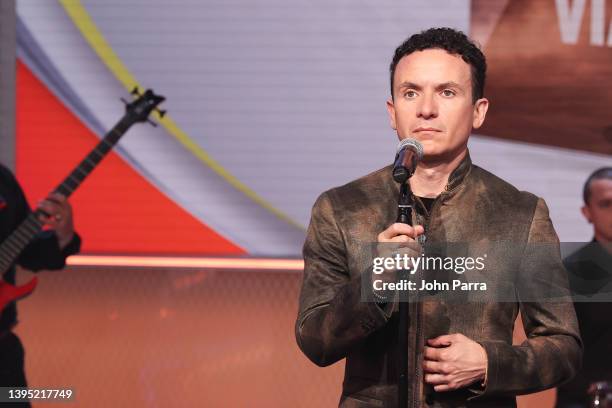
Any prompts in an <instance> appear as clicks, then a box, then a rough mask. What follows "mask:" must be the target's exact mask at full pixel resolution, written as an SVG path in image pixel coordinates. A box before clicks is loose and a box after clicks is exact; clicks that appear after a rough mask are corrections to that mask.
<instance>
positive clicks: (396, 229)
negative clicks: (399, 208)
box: [378, 222, 424, 242]
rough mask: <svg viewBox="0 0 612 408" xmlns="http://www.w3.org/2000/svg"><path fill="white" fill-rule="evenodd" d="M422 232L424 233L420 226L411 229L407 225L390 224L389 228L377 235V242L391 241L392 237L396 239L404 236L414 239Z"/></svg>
mask: <svg viewBox="0 0 612 408" xmlns="http://www.w3.org/2000/svg"><path fill="white" fill-rule="evenodd" d="M423 232H424V229H423V226H421V225H417V226H414V227H412V226H410V225H408V224H402V223H399V222H396V223H394V224H391V225H390V226H389V228H387V229H386V230H384V231H383V232H381V233H380V234H378V240H379V241H382V242H385V241H391V240H392V239H393V238H394V237H397V236H398V235H400V236H401V235H406V236H407V237H410V238H412V239H415V238H416V237H418V236H419V235H420V234H422V233H423ZM391 242H398V241H391ZM399 242H401V241H399Z"/></svg>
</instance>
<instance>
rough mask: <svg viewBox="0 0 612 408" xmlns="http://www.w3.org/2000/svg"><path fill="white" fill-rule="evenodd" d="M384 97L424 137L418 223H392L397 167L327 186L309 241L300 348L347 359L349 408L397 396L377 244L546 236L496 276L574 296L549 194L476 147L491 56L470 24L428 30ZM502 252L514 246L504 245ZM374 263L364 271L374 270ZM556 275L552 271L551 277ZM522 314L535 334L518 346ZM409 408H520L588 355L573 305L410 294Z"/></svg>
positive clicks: (393, 319)
mask: <svg viewBox="0 0 612 408" xmlns="http://www.w3.org/2000/svg"><path fill="white" fill-rule="evenodd" d="M390 71H391V95H392V96H391V98H390V99H389V100H388V101H387V108H388V111H389V117H390V121H391V126H392V127H393V129H395V130H396V132H397V134H398V137H399V139H400V140H403V139H405V138H412V139H416V140H418V141H419V142H420V143H421V144H422V145H423V149H424V158H423V160H422V161H421V162H420V163H419V165H418V167H417V168H416V170H415V172H414V175H413V176H412V177H411V178H410V180H409V183H410V188H411V191H412V194H413V196H414V201H415V206H414V211H413V225H414V226H409V225H407V224H399V223H395V222H394V221H395V217H396V214H397V197H398V193H399V186H398V184H397V183H395V182H394V181H393V178H392V174H391V172H392V168H391V166H388V167H385V168H383V169H380V170H378V171H375V172H373V173H371V174H369V175H367V176H365V177H362V178H360V179H358V180H355V181H353V182H351V183H349V184H346V185H344V186H342V187H338V188H334V189H332V190H329V191H327V192H325V193H323V194H322V195H321V196H320V197H319V198H318V199H317V201H316V203H315V205H314V207H313V211H312V217H311V221H310V226H309V228H308V233H307V238H306V242H305V244H304V261H305V268H304V281H303V285H302V290H301V294H300V306H299V312H298V318H297V322H296V328H295V329H296V338H297V342H298V345H299V347H300V348H301V350H302V351H303V352H304V353H305V354H306V356H308V358H310V359H311V360H312V361H313V362H314V363H315V364H317V365H320V366H327V365H330V364H333V363H335V362H336V361H338V360H341V359H343V358H346V368H345V377H344V383H343V389H342V395H341V397H340V404H339V405H340V406H341V407H395V406H397V404H398V402H397V383H398V378H397V377H398V367H397V361H398V352H399V351H398V345H397V338H398V318H397V297H395V298H394V300H388V301H385V302H368V301H365V300H364V298H363V296H362V288H363V287H365V286H367V285H365V286H364V282H368V281H369V280H370V279H372V276H371V272H368V271H369V270H368V268H367V267H366V264H367V262H369V259H368V257H367V256H366V255H365V254H366V253H367V252H368V251H367V250H366V247H367V244H368V243H379V244H385V243H391V244H393V243H395V244H402V243H414V242H415V241H418V242H424V241H425V238H426V241H427V242H428V243H429V242H438V243H445V242H446V243H452V242H464V243H465V242H497V241H500V242H511V243H512V244H513V245H514V246H516V247H523V248H526V247H527V245H533V244H536V243H546V244H549V245H551V246H552V248H553V250H552V256H546V257H537V256H525V257H524V258H523V261H521V262H518V263H517V262H516V259H512V260H506V259H505V258H504V257H503V256H499V255H498V257H497V258H496V259H491V260H490V261H492V264H493V265H495V267H494V268H490V269H489V270H488V271H487V273H488V276H487V278H488V279H489V281H490V282H501V281H504V279H507V277H508V276H510V275H513V276H517V277H518V279H519V280H521V279H523V281H529V280H530V279H533V281H534V282H540V283H541V282H543V281H545V285H546V287H547V288H550V289H551V290H552V292H554V293H555V294H557V295H559V294H561V295H563V294H567V293H568V292H567V288H568V283H567V276H566V274H565V270H564V269H563V265H562V263H561V259H560V255H559V251H558V239H557V235H556V233H555V231H554V228H553V226H552V223H551V221H550V218H549V216H548V209H547V207H546V204H545V203H544V201H543V200H542V199H541V198H538V197H536V196H534V195H532V194H530V193H527V192H521V191H518V190H517V189H516V188H514V187H513V186H511V185H510V184H508V183H506V182H505V181H503V180H501V179H499V178H497V177H496V176H494V175H493V174H491V173H488V172H487V171H485V170H483V169H481V168H479V167H477V166H475V165H473V164H472V162H471V160H470V156H469V152H468V149H467V142H468V137H469V135H470V133H471V131H472V129H473V128H479V127H480V126H481V125H482V123H483V121H484V119H485V115H486V112H487V109H488V105H489V102H488V100H487V99H485V98H484V97H483V91H484V82H485V72H486V62H485V58H484V55H483V54H482V52H481V51H480V50H479V49H478V48H477V47H476V46H475V45H474V44H473V43H472V42H471V41H470V40H469V39H468V38H467V37H466V36H465V35H464V34H463V33H461V32H458V31H455V30H452V29H448V28H439V29H429V30H426V31H423V32H422V33H419V34H415V35H413V36H411V37H410V38H409V39H407V40H406V41H405V42H404V43H403V44H402V45H400V46H399V47H398V48H397V49H396V51H395V55H394V58H393V61H392V64H391V69H390ZM502 252H503V251H502ZM364 271H366V272H364ZM542 276H545V279H542ZM519 312H520V313H521V317H522V320H523V324H524V327H525V331H526V334H527V340H526V341H525V342H524V343H523V344H521V345H519V346H513V345H512V332H513V327H514V322H515V319H516V318H517V315H518V313H519ZM408 338H409V339H410V342H409V346H408V353H409V354H408V356H409V361H408V363H409V367H410V371H409V374H410V379H409V389H408V391H409V406H410V407H427V406H432V407H463V406H482V407H514V406H516V398H515V395H517V394H524V393H531V392H535V391H539V390H543V389H546V388H550V387H554V386H555V385H557V384H560V383H562V382H564V381H567V380H569V379H570V378H571V377H572V376H573V375H574V373H575V372H576V370H577V369H578V367H579V365H580V361H581V353H582V349H581V340H580V336H579V334H578V325H577V322H576V315H575V312H574V308H573V306H572V304H571V302H567V301H557V302H553V301H547V300H544V299H542V301H538V300H537V299H535V298H533V297H532V298H525V299H523V298H521V300H520V301H519V300H518V299H517V300H515V301H504V302H463V303H461V302H458V303H457V302H456V303H453V304H451V303H447V302H445V301H431V300H424V301H418V302H411V303H409V333H408Z"/></svg>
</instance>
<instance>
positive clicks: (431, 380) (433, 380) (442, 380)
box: [425, 374, 449, 385]
mask: <svg viewBox="0 0 612 408" xmlns="http://www.w3.org/2000/svg"><path fill="white" fill-rule="evenodd" d="M448 381H449V378H448V376H447V375H444V374H425V382H426V383H427V384H433V385H441V384H448Z"/></svg>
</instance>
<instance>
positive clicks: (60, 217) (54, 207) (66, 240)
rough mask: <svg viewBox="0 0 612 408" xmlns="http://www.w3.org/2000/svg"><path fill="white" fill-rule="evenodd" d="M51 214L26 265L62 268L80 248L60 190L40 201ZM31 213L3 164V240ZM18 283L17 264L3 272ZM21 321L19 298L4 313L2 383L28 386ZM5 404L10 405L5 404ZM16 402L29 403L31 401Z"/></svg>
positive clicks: (0, 326) (0, 321) (27, 252)
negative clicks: (19, 328)
mask: <svg viewBox="0 0 612 408" xmlns="http://www.w3.org/2000/svg"><path fill="white" fill-rule="evenodd" d="M38 208H40V209H41V210H43V211H44V212H45V213H46V214H48V216H42V215H41V221H42V222H43V223H44V226H45V228H44V230H43V231H42V232H41V233H39V234H38V235H37V237H36V239H35V240H34V241H33V242H32V243H30V244H29V245H28V246H27V247H26V248H25V249H24V251H23V252H22V253H21V255H20V257H19V258H18V260H17V263H18V264H19V265H20V266H22V267H23V268H25V269H29V270H31V271H35V272H36V271H40V270H46V269H62V268H63V267H64V266H65V261H66V258H67V257H68V256H69V255H72V254H75V253H77V252H78V251H79V249H80V246H81V239H80V237H79V235H78V234H77V233H76V232H75V231H74V225H73V217H72V208H71V206H70V204H69V203H68V201H67V200H66V198H65V197H64V196H62V195H60V194H51V195H49V196H48V197H47V198H46V199H45V200H43V201H41V202H40V203H39V204H38ZM29 214H30V207H29V205H28V203H27V200H26V197H25V195H24V193H23V191H22V189H21V187H20V186H19V183H18V182H17V180H16V179H15V177H14V176H13V174H12V173H11V171H10V170H9V169H8V168H6V167H4V166H2V165H0V240H1V241H4V240H5V239H6V238H7V237H8V236H9V235H10V234H11V233H12V232H13V231H14V230H15V229H16V228H17V227H18V226H19V225H20V224H21V222H22V221H23V220H24V219H25V218H26V217H27V216H28V215H29ZM3 279H4V281H5V282H6V283H9V284H12V285H13V284H15V265H12V266H11V267H10V268H9V269H8V270H7V271H6V272H5V273H4V276H3ZM16 324H17V308H16V305H15V302H12V303H9V304H8V305H7V306H6V307H5V308H4V309H3V310H2V311H1V314H0V386H2V387H26V386H27V382H26V376H25V370H24V349H23V346H22V344H21V341H20V340H19V338H18V337H17V336H16V335H15V334H14V333H13V331H12V328H13V327H14V326H15V325H16ZM2 406H3V407H4V406H7V405H6V404H2ZM15 406H21V407H23V406H29V404H28V403H22V404H15Z"/></svg>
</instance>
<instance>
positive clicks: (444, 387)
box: [434, 384, 455, 392]
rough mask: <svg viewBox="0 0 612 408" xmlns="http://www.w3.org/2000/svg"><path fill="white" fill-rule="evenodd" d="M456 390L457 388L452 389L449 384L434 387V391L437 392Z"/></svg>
mask: <svg viewBox="0 0 612 408" xmlns="http://www.w3.org/2000/svg"><path fill="white" fill-rule="evenodd" d="M454 389H455V387H451V386H450V385H448V384H440V385H434V390H435V391H436V392H444V391H452V390H454Z"/></svg>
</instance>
